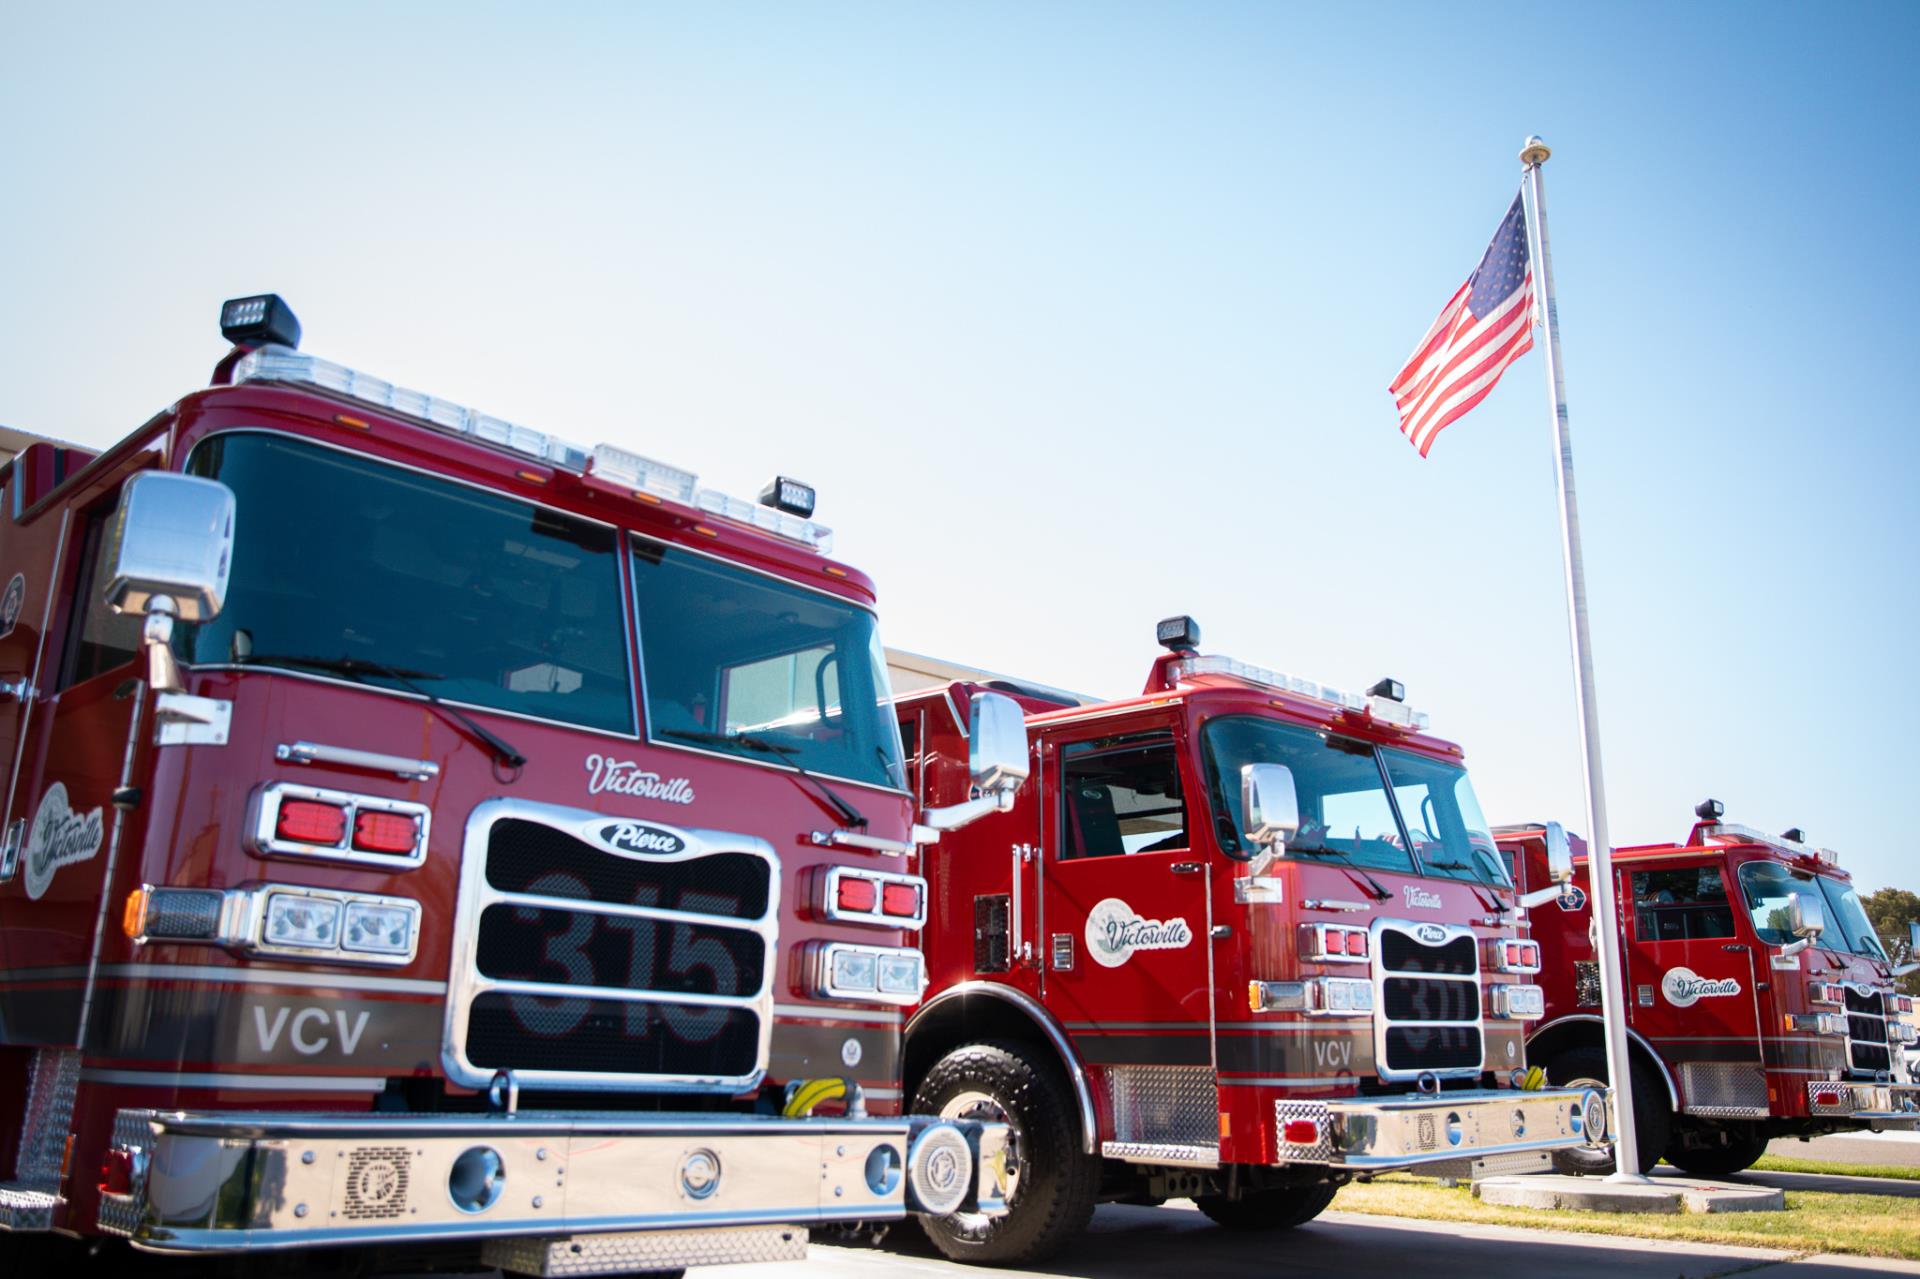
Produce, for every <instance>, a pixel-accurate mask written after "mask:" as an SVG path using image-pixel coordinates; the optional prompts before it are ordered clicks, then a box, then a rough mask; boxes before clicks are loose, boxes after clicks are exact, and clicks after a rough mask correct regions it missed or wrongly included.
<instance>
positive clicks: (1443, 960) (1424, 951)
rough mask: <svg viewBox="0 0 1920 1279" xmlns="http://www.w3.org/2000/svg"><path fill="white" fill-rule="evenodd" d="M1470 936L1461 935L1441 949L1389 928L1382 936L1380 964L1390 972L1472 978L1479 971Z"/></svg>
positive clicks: (1477, 957) (1441, 946)
mask: <svg viewBox="0 0 1920 1279" xmlns="http://www.w3.org/2000/svg"><path fill="white" fill-rule="evenodd" d="M1474 947H1475V943H1474V940H1473V938H1472V936H1471V935H1468V934H1464V933H1463V934H1461V935H1460V936H1458V937H1455V938H1454V939H1453V940H1452V941H1450V942H1447V943H1445V944H1444V945H1440V946H1423V945H1421V944H1420V943H1419V942H1418V941H1416V940H1415V939H1414V938H1412V937H1409V936H1408V935H1407V934H1405V933H1402V932H1396V931H1395V930H1393V929H1391V928H1389V929H1387V930H1386V931H1385V932H1383V933H1381V934H1380V963H1381V964H1382V966H1384V967H1385V968H1386V970H1387V971H1388V972H1390V973H1432V974H1435V975H1442V974H1444V975H1449V976H1454V977H1471V976H1473V975H1474V974H1475V973H1478V972H1479V971H1480V963H1479V956H1478V954H1477V953H1476V951H1475V949H1474Z"/></svg>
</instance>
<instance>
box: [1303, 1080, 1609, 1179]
mask: <svg viewBox="0 0 1920 1279" xmlns="http://www.w3.org/2000/svg"><path fill="white" fill-rule="evenodd" d="M1306 1120H1312V1121H1315V1128H1316V1132H1315V1133H1314V1134H1313V1135H1314V1138H1315V1139H1314V1140H1312V1141H1305V1140H1302V1141H1298V1142H1289V1141H1288V1140H1287V1135H1288V1129H1289V1127H1294V1128H1296V1129H1297V1130H1298V1131H1299V1132H1300V1134H1301V1135H1302V1136H1303V1137H1304V1136H1305V1135H1306V1131H1305V1128H1304V1126H1303V1125H1302V1121H1306ZM1274 1122H1275V1127H1276V1129H1277V1130H1278V1134H1279V1155H1280V1158H1279V1162H1280V1163H1283V1164H1317V1163H1324V1164H1327V1165H1328V1166H1330V1167H1333V1168H1351V1169H1354V1170H1357V1171H1376V1170H1380V1169H1387V1168H1410V1167H1414V1166H1417V1165H1419V1164H1427V1163H1435V1162H1438V1161H1441V1160H1454V1159H1486V1158H1489V1157H1491V1156H1495V1155H1506V1154H1516V1153H1519V1152H1521V1151H1527V1150H1562V1149H1566V1148H1568V1147H1573V1146H1584V1145H1591V1144H1595V1143H1596V1142H1601V1141H1604V1140H1605V1139H1606V1098H1605V1097H1604V1095H1603V1094H1601V1093H1600V1092H1598V1091H1595V1090H1592V1089H1585V1088H1577V1089H1547V1090H1543V1091H1539V1092H1509V1091H1499V1090H1492V1089H1481V1090H1475V1091H1472V1092H1450V1093H1443V1094H1440V1095H1438V1096H1428V1095H1423V1094H1416V1095H1412V1096H1406V1097H1381V1098H1371V1097H1356V1098H1353V1099H1351V1100H1346V1101H1328V1102H1303V1101H1298V1100H1291V1099H1290V1100H1286V1101H1277V1102H1275V1103H1274ZM1596 1129H1597V1131H1596Z"/></svg>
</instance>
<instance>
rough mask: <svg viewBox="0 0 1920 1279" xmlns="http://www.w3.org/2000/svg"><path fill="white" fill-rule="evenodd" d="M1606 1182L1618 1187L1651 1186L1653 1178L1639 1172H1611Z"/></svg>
mask: <svg viewBox="0 0 1920 1279" xmlns="http://www.w3.org/2000/svg"><path fill="white" fill-rule="evenodd" d="M1606 1180H1607V1181H1609V1182H1611V1183H1612V1184H1614V1185H1616V1186H1651V1185H1652V1184H1653V1178H1651V1177H1649V1176H1646V1175H1645V1174H1643V1173H1637V1172H1610V1173H1608V1174H1607V1176H1606Z"/></svg>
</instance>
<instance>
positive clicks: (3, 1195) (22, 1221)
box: [0, 1182, 67, 1234]
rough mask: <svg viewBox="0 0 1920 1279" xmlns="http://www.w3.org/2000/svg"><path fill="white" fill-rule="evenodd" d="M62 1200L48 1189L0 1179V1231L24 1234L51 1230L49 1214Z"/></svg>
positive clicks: (64, 1201) (63, 1202)
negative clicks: (39, 1188) (31, 1188)
mask: <svg viewBox="0 0 1920 1279" xmlns="http://www.w3.org/2000/svg"><path fill="white" fill-rule="evenodd" d="M66 1202H67V1201H66V1200H64V1199H62V1198H61V1197H60V1196H59V1195H56V1194H54V1193H53V1192H52V1191H48V1190H30V1189H28V1188H27V1187H25V1186H22V1185H20V1184H19V1183H17V1182H0V1230H12V1231H17V1232H19V1233H21V1234H28V1233H32V1232H35V1231H41V1230H52V1229H53V1214H54V1213H55V1212H56V1211H58V1210H59V1209H61V1208H63V1207H65V1206H66Z"/></svg>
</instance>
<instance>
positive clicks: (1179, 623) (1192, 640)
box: [1153, 613, 1200, 653]
mask: <svg viewBox="0 0 1920 1279" xmlns="http://www.w3.org/2000/svg"><path fill="white" fill-rule="evenodd" d="M1153 638H1154V639H1156V640H1158V641H1159V642H1160V647H1161V648H1165V649H1170V650H1172V651H1173V652H1175V653H1191V652H1193V651H1194V650H1195V649H1197V648H1199V647H1200V623H1198V622H1196V621H1194V620H1193V619H1192V618H1191V617H1188V616H1187V615H1186V614H1184V613H1182V614H1181V615H1180V616H1179V617H1168V618H1163V619H1162V620H1161V621H1159V622H1157V623H1156V624H1155V625H1154V628H1153Z"/></svg>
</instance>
